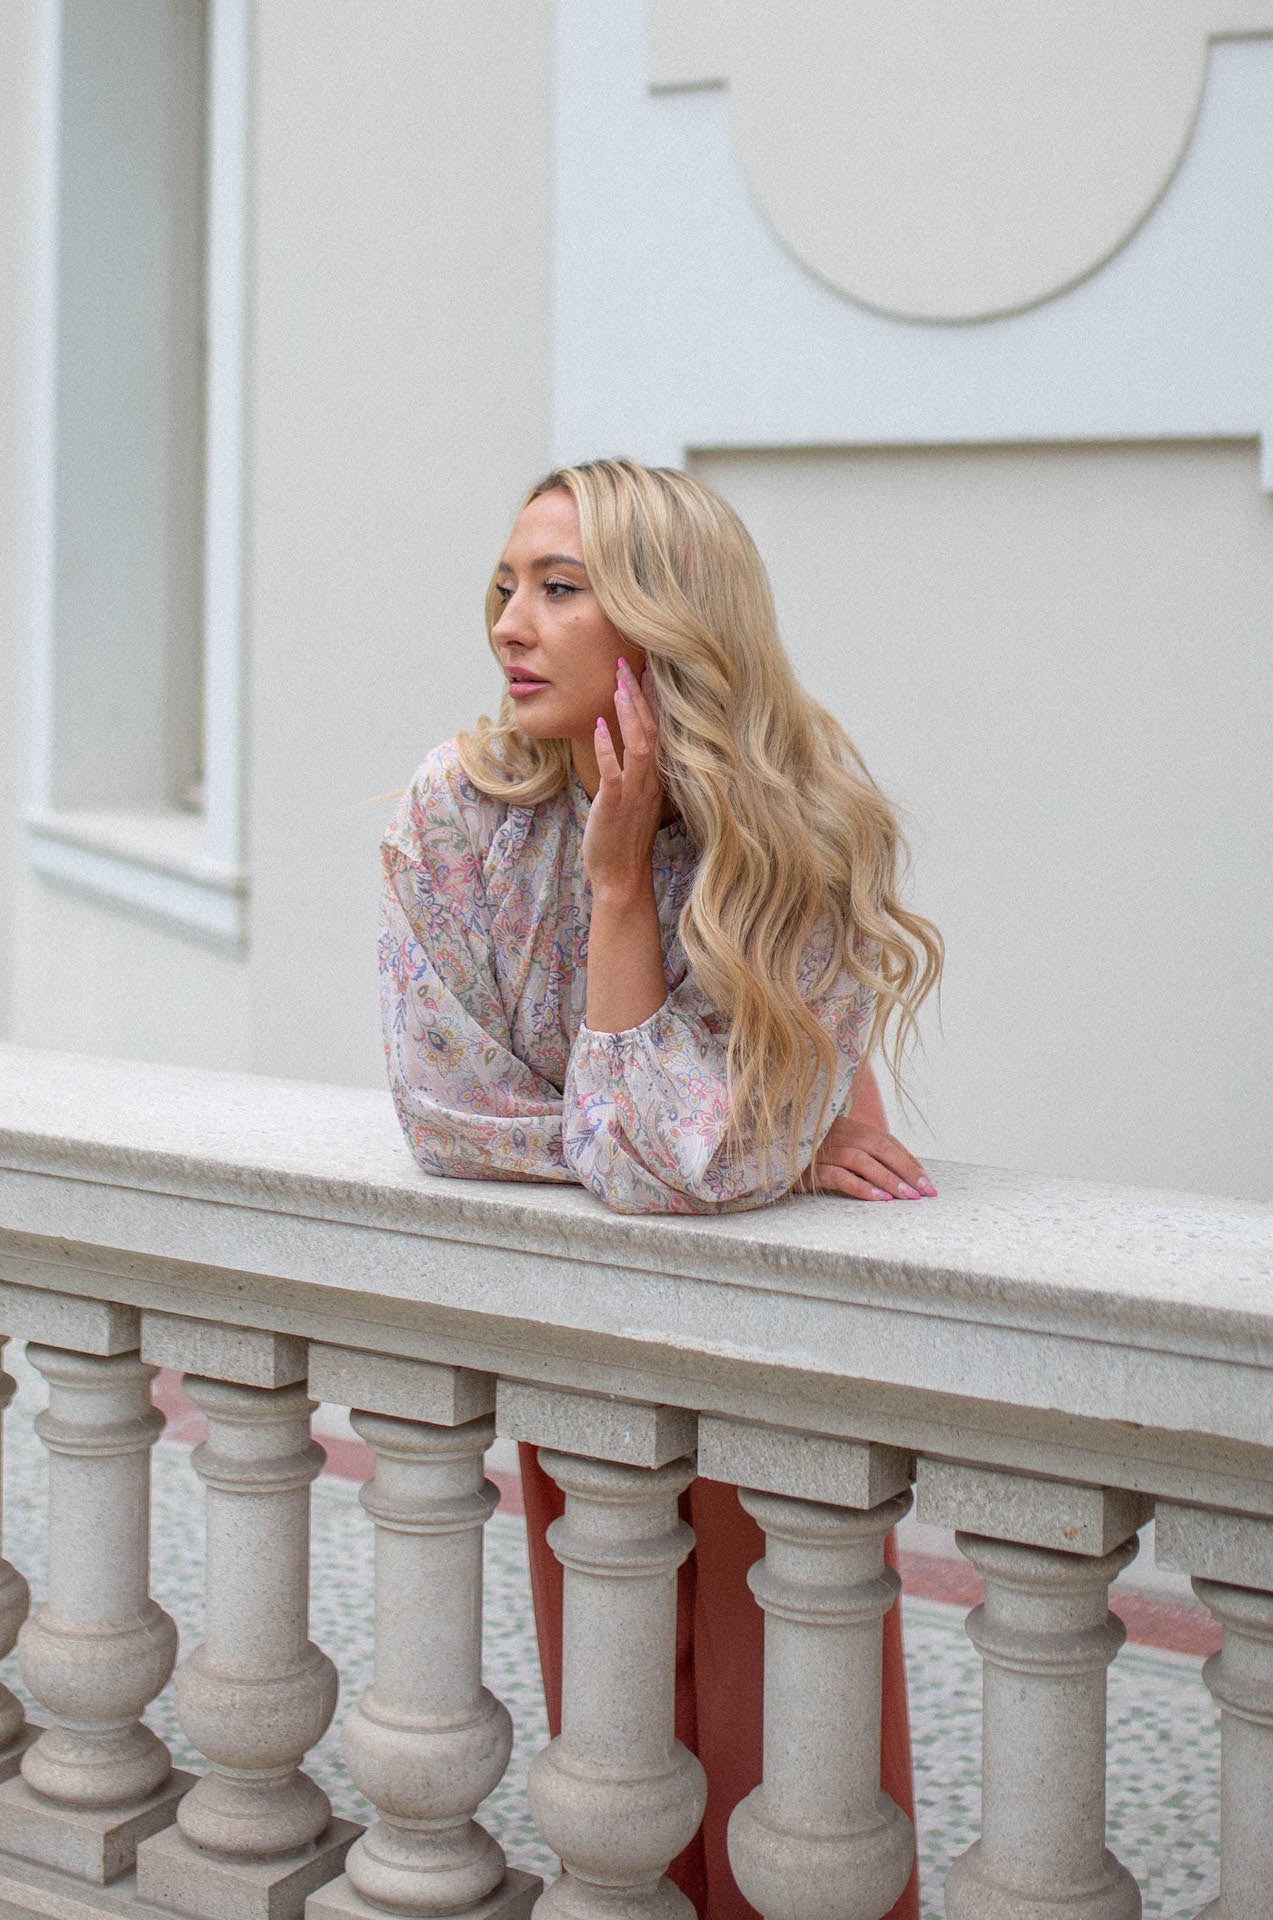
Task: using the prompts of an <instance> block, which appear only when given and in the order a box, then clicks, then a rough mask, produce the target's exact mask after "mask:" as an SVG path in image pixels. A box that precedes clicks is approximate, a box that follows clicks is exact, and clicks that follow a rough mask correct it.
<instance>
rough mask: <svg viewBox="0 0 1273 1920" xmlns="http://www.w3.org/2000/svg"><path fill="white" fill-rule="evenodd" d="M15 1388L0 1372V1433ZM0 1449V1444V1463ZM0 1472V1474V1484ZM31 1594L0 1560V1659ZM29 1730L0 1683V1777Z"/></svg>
mask: <svg viewBox="0 0 1273 1920" xmlns="http://www.w3.org/2000/svg"><path fill="white" fill-rule="evenodd" d="M7 1345H8V1335H7V1334H0V1351H2V1350H3V1349H4V1347H6V1346H7ZM14 1391H15V1386H14V1380H13V1376H12V1374H8V1373H3V1372H0V1434H2V1432H3V1417H4V1410H5V1408H6V1407H7V1406H8V1404H9V1402H10V1401H11V1400H12V1398H13V1395H14ZM2 1462H3V1450H2V1447H0V1463H2ZM2 1480H3V1475H2V1473H0V1483H2ZM30 1601H31V1595H30V1592H29V1590H28V1588H27V1583H26V1581H25V1580H24V1579H23V1578H22V1575H21V1574H20V1573H19V1572H18V1571H17V1569H16V1568H15V1567H12V1566H10V1564H9V1562H8V1561H7V1560H0V1659H3V1658H4V1656H5V1654H7V1653H11V1652H12V1651H13V1647H14V1643H15V1642H16V1640H17V1637H18V1629H19V1627H20V1626H21V1625H22V1622H23V1621H24V1620H25V1619H26V1617H27V1609H28V1607H29V1605H30ZM31 1739H32V1729H31V1728H29V1727H28V1726H27V1723H26V1719H25V1716H24V1715H23V1712H22V1704H21V1702H20V1701H19V1700H18V1698H17V1696H16V1695H15V1694H14V1693H13V1692H12V1690H11V1689H10V1688H9V1687H6V1686H3V1685H0V1780H9V1779H11V1778H12V1777H13V1775H14V1774H15V1773H16V1772H17V1770H18V1767H19V1765H20V1764H21V1760H22V1755H23V1754H24V1753H25V1751H26V1749H27V1747H28V1746H29V1745H30V1742H31Z"/></svg>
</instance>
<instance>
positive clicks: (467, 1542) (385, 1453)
mask: <svg viewBox="0 0 1273 1920" xmlns="http://www.w3.org/2000/svg"><path fill="white" fill-rule="evenodd" d="M353 1424H354V1426H355V1428H356V1429H357V1431H358V1432H359V1433H360V1434H361V1435H362V1436H363V1438H364V1439H365V1440H366V1441H367V1443H368V1445H369V1446H370V1447H372V1448H373V1449H374V1451H375V1456H376V1471H375V1476H374V1478H373V1479H372V1480H370V1481H369V1482H368V1483H367V1485H366V1486H365V1487H364V1488H363V1490H362V1494H361V1499H362V1504H363V1505H364V1506H365V1507H366V1509H367V1511H368V1513H370V1515H371V1517H372V1519H373V1521H374V1522H375V1529H376V1547H375V1555H376V1576H375V1635H376V1665H375V1675H374V1678H373V1680H372V1684H371V1686H370V1688H369V1689H368V1691H367V1692H366V1693H365V1694H364V1695H363V1696H362V1699H361V1700H360V1701H359V1702H358V1704H357V1706H355V1707H354V1709H353V1711H352V1712H351V1713H350V1715H349V1717H348V1718H347V1720H346V1721H345V1726H344V1733H343V1743H344V1749H345V1758H346V1760H347V1761H348V1764H349V1773H350V1778H351V1779H352V1780H353V1783H354V1785H355V1786H356V1787H357V1788H358V1789H359V1791H360V1792H361V1793H364V1794H365V1795H366V1796H367V1798H368V1799H369V1800H370V1801H372V1803H373V1804H374V1805H375V1806H376V1807H377V1808H378V1809H379V1811H380V1815H381V1817H380V1819H379V1820H378V1821H376V1822H375V1824H374V1825H373V1826H371V1827H369V1828H368V1830H367V1832H366V1833H365V1834H364V1835H363V1836H362V1838H361V1839H360V1840H358V1841H356V1842H355V1844H354V1845H353V1847H352V1848H351V1849H350V1852H349V1854H348V1856H347V1858H346V1861H345V1873H344V1876H343V1877H342V1878H341V1879H339V1880H335V1881H333V1882H332V1883H331V1884H330V1885H328V1886H326V1887H324V1888H322V1889H321V1890H320V1891H319V1892H318V1893H315V1894H313V1895H311V1897H310V1900H309V1903H308V1906H307V1907H306V1920H347V1917H349V1916H357V1917H361V1916H364V1915H366V1916H372V1915H375V1914H377V1913H381V1914H382V1913H383V1912H384V1910H385V1909H386V1908H387V1909H389V1911H390V1912H392V1913H394V1914H399V1915H404V1916H405V1915H411V1916H425V1915H433V1914H454V1915H472V1914H474V1913H475V1912H476V1911H478V1910H480V1912H481V1914H482V1916H483V1920H489V1917H491V1916H494V1915H496V1914H498V1915H500V1916H501V1920H522V1916H525V1915H529V1913H530V1910H531V1907H532V1906H533V1905H534V1902H535V1898H536V1896H537V1895H538V1893H539V1892H540V1889H541V1886H542V1882H541V1881H539V1880H538V1879H536V1878H535V1877H534V1876H533V1875H530V1874H525V1873H518V1872H516V1871H512V1872H508V1871H506V1869H505V1864H504V1854H503V1850H502V1848H501V1847H500V1846H499V1845H498V1844H497V1842H496V1841H495V1840H493V1839H492V1838H491V1836H490V1834H489V1833H487V1832H486V1830H485V1828H484V1827H481V1826H479V1825H478V1824H477V1822H476V1821H475V1820H474V1818H473V1813H474V1810H475V1809H476V1808H477V1806H478V1805H479V1803H480V1802H481V1801H482V1800H484V1799H485V1798H486V1796H487V1794H488V1793H490V1792H491V1791H492V1789H493V1788H494V1787H496V1786H498V1784H499V1782H500V1780H501V1779H502V1778H503V1776H504V1769H505V1768H506V1767H507V1765H508V1756H509V1753H510V1751H511V1748H512V1741H513V1727H512V1722H511V1720H510V1719H509V1716H508V1712H507V1710H506V1709H505V1708H504V1707H503V1706H502V1705H501V1703H500V1702H499V1701H498V1700H497V1699H496V1698H495V1696H494V1695H493V1694H491V1693H489V1692H488V1691H487V1690H486V1688H485V1687H484V1686H483V1685H482V1529H483V1528H484V1526H485V1524H486V1522H487V1520H488V1519H489V1518H490V1516H491V1514H492V1513H493V1511H494V1509H495V1506H496V1503H497V1501H498V1499H499V1495H498V1492H497V1491H496V1489H495V1488H494V1487H493V1486H492V1485H491V1483H490V1481H489V1480H487V1479H486V1478H485V1477H484V1474H483V1455H484V1453H485V1451H486V1449H487V1447H488V1446H489V1445H490V1443H491V1441H492V1440H493V1439H494V1437H495V1422H494V1420H492V1419H491V1418H490V1417H489V1416H486V1417H484V1418H481V1419H477V1420H469V1421H466V1422H464V1423H463V1424H462V1425H459V1426H454V1427H443V1426H428V1425H425V1424H423V1423H422V1422H419V1421H415V1420H402V1419H395V1418H391V1417H389V1416H387V1415H384V1414H377V1413H355V1414H354V1416H353Z"/></svg>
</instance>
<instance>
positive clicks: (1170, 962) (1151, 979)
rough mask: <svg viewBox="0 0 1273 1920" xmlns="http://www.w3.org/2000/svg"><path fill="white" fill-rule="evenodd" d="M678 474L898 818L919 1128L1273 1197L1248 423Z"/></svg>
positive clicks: (1099, 1172)
mask: <svg viewBox="0 0 1273 1920" xmlns="http://www.w3.org/2000/svg"><path fill="white" fill-rule="evenodd" d="M695 465H696V470H697V471H698V472H700V473H701V474H702V475H703V476H704V478H706V479H708V480H710V481H712V482H713V483H714V484H715V485H717V486H719V487H720V488H721V490H722V491H723V492H724V493H726V494H727V495H728V497H729V498H730V499H731V500H732V501H733V502H734V504H735V505H736V506H737V507H738V509H739V511H740V512H741V513H742V515H743V517H744V519H745V520H746V521H747V523H748V525H749V526H750V527H751V529H752V531H753V533H754V534H755V536H756V538H757V540H758V542H759V544H760V546H761V549H762V551H763V553H764V555H765V557H766V560H767V562H768V564H769V567H770V571H771V575H772V578H773V582H774V587H775V592H776V594H777V598H778V603H779V609H780V615H781V618H782V621H783V625H784V629H785V632H786V635H787V638H788V642H789V645H790V648H791V651H792V653H793V655H794V658H795V660H796V663H797V665H798V668H799V671H800V673H801V675H802V677H803V678H804V680H805V681H806V683H807V684H808V685H810V686H811V687H813V688H814V689H816V691H817V692H818V693H819V695H820V697H821V698H822V699H823V700H824V701H825V702H826V704H827V705H828V706H829V707H831V708H832V710H833V711H834V712H835V713H836V714H837V715H838V716H839V717H840V718H841V719H842V720H843V721H844V723H845V724H846V726H847V727H848V728H849V730H850V732H851V734H852V735H853V737H854V738H855V739H856V741H857V744H858V746H859V747H860V748H861V750H862V752H863V753H864V755H865V757H866V760H867V764H868V765H869V766H870V768H871V770H872V772H873V773H874V774H875V776H876V778H877V779H878V780H879V781H880V783H881V785H882V786H883V787H884V789H885V790H886V792H888V793H889V794H890V795H891V796H892V797H893V799H894V800H895V801H896V802H897V803H898V804H899V805H900V806H901V807H902V809H903V810H904V811H905V813H906V814H907V815H908V816H909V824H910V829H911V838H912V842H913V846H914V852H915V861H914V873H913V885H912V888H911V896H912V898H913V900H914V902H915V904H916V905H917V906H918V907H919V908H920V909H921V911H924V912H926V913H928V914H929V915H930V916H931V917H932V918H933V919H935V920H936V921H937V923H938V924H939V926H940V927H941V929H942V931H943V933H944V934H945V936H946V939H947V942H948V945H949V961H948V969H947V975H946V982H945V989H944V994H943V1021H942V1030H941V1032H940V1033H939V1032H938V1030H937V1024H936V1021H935V1020H934V1019H932V1018H931V1017H930V1018H929V1019H928V1020H926V1022H925V1027H926V1034H927V1044H928V1057H927V1060H926V1061H920V1062H917V1071H916V1073H915V1085H916V1090H917V1092H918V1095H919V1098H920V1102H921V1104H922V1106H923V1108H924V1110H925V1112H926V1114H927V1117H928V1119H929V1122H930V1123H931V1126H932V1130H933V1131H932V1136H931V1138H932V1141H933V1146H932V1148H931V1150H932V1151H933V1152H935V1153H936V1152H940V1153H941V1154H944V1155H946V1156H948V1157H950V1158H954V1159H961V1160H962V1159H967V1160H976V1161H981V1162H989V1163H992V1164H996V1165H1000V1166H1009V1167H1017V1168H1023V1169H1028V1168H1036V1169H1046V1170H1052V1171H1056V1172H1065V1173H1072V1174H1082V1175H1085V1176H1088V1177H1090V1178H1094V1179H1101V1178H1106V1179H1118V1180H1129V1181H1135V1182H1143V1183H1146V1184H1149V1185H1153V1186H1175V1187H1183V1188H1205V1189H1209V1190H1214V1191H1219V1192H1233V1193H1242V1194H1247V1195H1250V1196H1252V1197H1257V1198H1273V1176H1271V1174H1270V1167H1269V1154H1268V1141H1269V1139H1270V1137H1273V1093H1271V1091H1270V1089H1271V1088H1273V1011H1271V1009H1270V1004H1269V995H1268V955H1269V953H1270V952H1271V951H1273V882H1271V881H1270V874H1269V860H1268V848H1269V845H1270V842H1271V841H1273V790H1271V789H1270V784H1269V780H1268V741H1269V738H1270V736H1271V734H1273V673H1271V672H1270V664H1269V651H1268V616H1269V608H1270V606H1273V537H1271V536H1273V501H1270V499H1269V497H1268V495H1267V494H1264V493H1262V492H1261V491H1260V489H1259V486H1258V478H1257V471H1256V457H1255V448H1254V445H1253V444H1251V443H1237V444H1233V443H1212V444H1199V445H1187V444H1175V445H1160V446H1156V447H1143V446H1125V445H1108V446H1088V447H1080V446H1068V447H1052V448H1029V449H1025V448H1022V449H1010V448H1004V449H996V450H988V449H961V450H947V451H941V452H900V451H884V452H880V451H876V452H843V453H813V454H755V455H746V454H732V455H724V456H717V457H714V458H712V457H702V458H700V459H699V460H698V461H696V463H695ZM902 1131H904V1132H906V1133H908V1134H911V1135H913V1137H914V1138H915V1139H916V1141H917V1142H918V1143H919V1144H920V1145H921V1146H924V1145H926V1143H927V1140H928V1138H929V1136H926V1135H925V1134H924V1132H923V1130H922V1129H917V1128H916V1127H915V1125H914V1123H913V1122H906V1123H905V1124H904V1125H903V1126H902Z"/></svg>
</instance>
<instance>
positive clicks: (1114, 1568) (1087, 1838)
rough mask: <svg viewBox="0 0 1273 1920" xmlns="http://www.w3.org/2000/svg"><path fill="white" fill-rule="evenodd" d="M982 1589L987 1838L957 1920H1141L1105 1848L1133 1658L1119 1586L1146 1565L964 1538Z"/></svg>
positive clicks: (957, 1893) (972, 1861)
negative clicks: (1109, 1683) (1112, 1714)
mask: <svg viewBox="0 0 1273 1920" xmlns="http://www.w3.org/2000/svg"><path fill="white" fill-rule="evenodd" d="M956 1541H957V1544H958V1546H959V1548H960V1551H961V1552H962V1553H964V1554H966V1555H967V1557H968V1559H969V1560H970V1561H971V1562H972V1564H973V1566H974V1567H976V1568H977V1569H978V1571H979V1572H980V1573H981V1574H982V1575H983V1576H984V1578H985V1583H986V1596H985V1600H984V1602H983V1604H982V1605H981V1606H979V1607H976V1608H974V1610H973V1612H972V1613H971V1614H969V1616H968V1632H969V1635H970V1636H971V1639H972V1641H973V1644H974V1646H976V1648H977V1649H978V1651H979V1652H980V1654H981V1656H982V1660H983V1663H984V1666H983V1683H982V1697H983V1707H982V1790H981V1791H982V1821H981V1838H980V1839H979V1840H977V1841H976V1842H974V1844H973V1845H972V1846H971V1847H970V1848H969V1849H968V1851H967V1852H966V1853H964V1854H961V1856H960V1857H959V1859H958V1860H956V1861H955V1863H954V1865H953V1866H952V1867H951V1870H950V1873H949V1876H948V1878H947V1881H946V1912H947V1915H948V1917H949V1920H1136V1917H1137V1916H1138V1915H1139V1913H1140V1894H1139V1892H1138V1890H1137V1887H1136V1883H1135V1881H1134V1880H1133V1879H1132V1877H1131V1875H1130V1874H1129V1873H1128V1872H1127V1869H1126V1868H1125V1867H1124V1866H1123V1865H1122V1864H1121V1863H1120V1862H1119V1861H1118V1860H1116V1859H1115V1857H1114V1855H1113V1854H1112V1853H1111V1852H1110V1851H1109V1850H1108V1848H1107V1847H1106V1845H1105V1677H1106V1668H1107V1667H1108V1666H1109V1663H1110V1661H1111V1660H1112V1659H1113V1658H1114V1656H1115V1654H1116V1653H1117V1652H1118V1649H1119V1647H1120V1646H1121V1645H1122V1644H1123V1640H1124V1637H1125V1633H1124V1628H1123V1624H1122V1622H1121V1621H1120V1620H1118V1619H1117V1618H1116V1617H1115V1616H1114V1615H1113V1614H1111V1613H1110V1611H1109V1583H1110V1581H1111V1580H1112V1579H1113V1578H1114V1577H1115V1575H1116V1574H1117V1573H1119V1572H1120V1571H1121V1570H1122V1568H1123V1567H1125V1566H1126V1565H1127V1564H1128V1562H1129V1561H1130V1560H1131V1559H1132V1558H1133V1557H1134V1555H1135V1552H1136V1543H1135V1541H1134V1540H1130V1541H1126V1542H1125V1543H1124V1544H1123V1545H1121V1546H1119V1547H1116V1548H1115V1549H1114V1551H1113V1552H1112V1553H1106V1554H1101V1555H1092V1556H1087V1555H1082V1554H1074V1553H1060V1552H1056V1551H1054V1550H1053V1549H1051V1548H1044V1547H1027V1546H1017V1545H1011V1544H1009V1543H1008V1542H1006V1541H1003V1540H990V1539H983V1538H980V1537H978V1536H976V1535H972V1534H967V1533H959V1534H957V1535H956Z"/></svg>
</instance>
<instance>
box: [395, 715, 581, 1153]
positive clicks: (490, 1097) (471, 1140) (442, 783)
mask: <svg viewBox="0 0 1273 1920" xmlns="http://www.w3.org/2000/svg"><path fill="white" fill-rule="evenodd" d="M487 804H489V803H486V802H484V800H483V797H482V796H480V795H479V794H478V793H477V792H476V791H475V790H474V789H473V787H472V786H471V785H470V784H469V782H468V781H467V780H466V779H465V778H464V776H463V774H462V773H461V772H460V771H459V769H458V766H457V764H456V763H455V761H454V759H453V757H448V756H447V755H446V754H445V753H444V751H443V750H442V749H437V750H435V752H434V753H432V754H430V755H429V756H428V758H427V759H426V760H425V762H424V764H423V766H422V767H421V769H420V771H419V773H418V774H417V775H416V778H415V780H414V781H413V783H412V786H411V787H410V789H409V790H408V792H407V794H406V795H405V797H404V799H403V801H402V804H401V806H400V807H399V810H398V814H397V816H396V818H395V820H394V822H393V824H392V825H391V827H390V829H389V832H388V834H387V835H386V837H385V840H384V843H383V846H382V848H381V861H382V866H383V870H384V880H385V886H384V895H383V908H382V916H381V932H380V950H379V952H380V998H381V1016H382V1027H383V1033H384V1044H385V1059H386V1064H387V1066H388V1070H389V1085H390V1090H391V1092H392V1094H393V1100H394V1105H395V1107H396V1109H397V1113H398V1118H399V1120H400V1121H401V1123H402V1129H403V1132H404V1133H405V1135H406V1138H407V1143H408V1145H409V1146H410V1148H411V1151H412V1153H413V1154H414V1155H415V1157H416V1159H417V1160H418V1161H419V1162H420V1165H421V1166H422V1167H423V1168H424V1169H425V1171H426V1172H428V1173H436V1174H445V1175H450V1176H452V1177H461V1178H465V1179H470V1180H562V1181H571V1182H573V1181H576V1180H577V1178H578V1176H577V1174H575V1173H574V1171H573V1170H572V1169H571V1168H570V1167H569V1166H568V1165H567V1164H566V1163H565V1160H564V1157H563V1153H562V1099H561V1095H560V1093H559V1092H558V1090H557V1088H556V1087H554V1086H553V1085H551V1083H550V1082H549V1081H547V1080H545V1079H544V1078H543V1077H542V1076H541V1075H540V1074H538V1073H536V1072H535V1070H534V1069H533V1068H532V1067H529V1066H527V1065H526V1063H525V1062H524V1061H523V1060H520V1059H518V1057H517V1055H516V1054H515V1053H514V1052H513V1051H512V1047H511V1044H510V1036H509V1023H508V1018H507V1015H506V1013H505V1010H504V1006H503V1003H502V1001H501V999H500V993H499V988H498V985H497V982H496V979H495V975H494V969H493V965H492V931H491V912H490V907H489V905H488V902H487V899H486V893H485V888H484V884H483V873H482V858H481V852H480V846H481V837H482V828H483V819H482V808H483V806H484V805H487Z"/></svg>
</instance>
